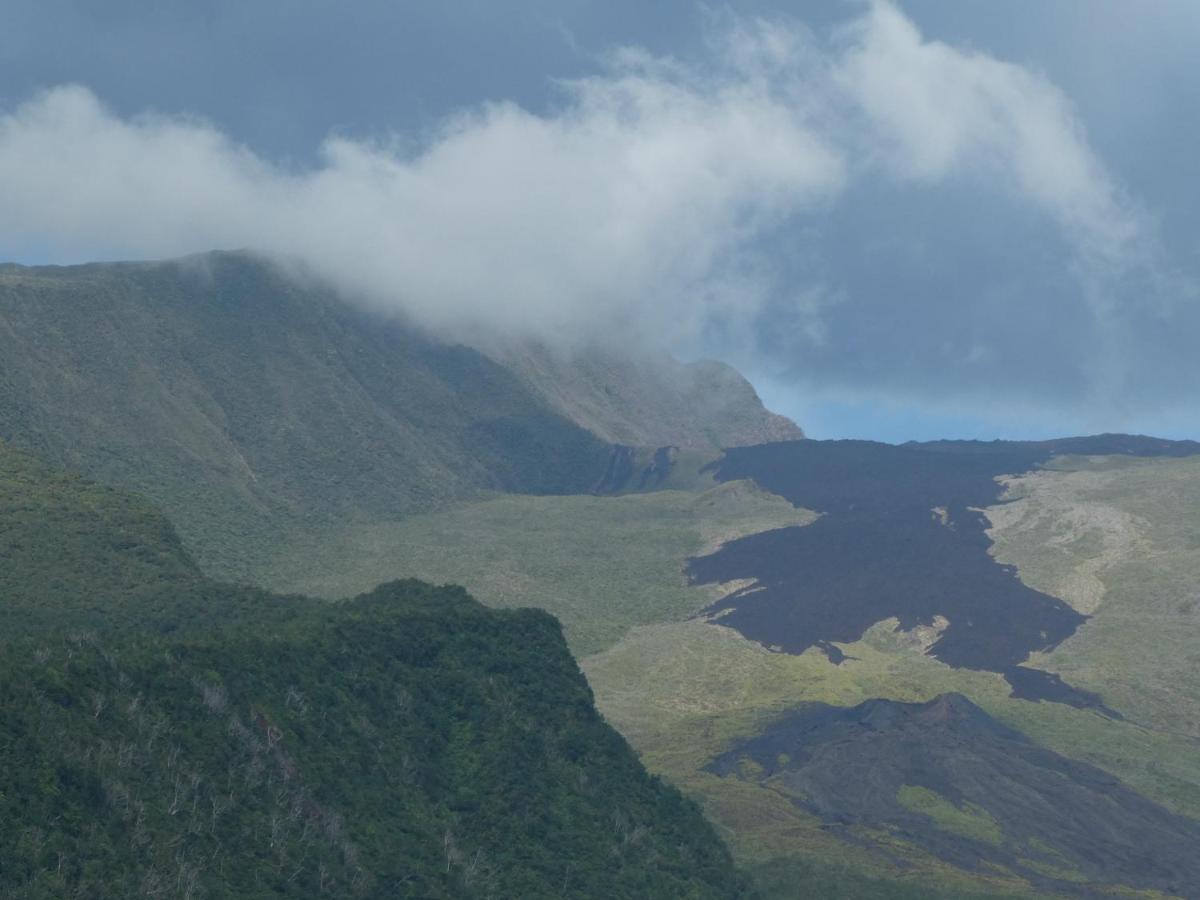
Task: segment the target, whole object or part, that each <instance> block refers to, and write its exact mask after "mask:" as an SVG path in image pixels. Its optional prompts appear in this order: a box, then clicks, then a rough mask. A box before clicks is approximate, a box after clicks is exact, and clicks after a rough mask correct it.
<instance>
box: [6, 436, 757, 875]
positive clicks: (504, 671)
mask: <svg viewBox="0 0 1200 900" xmlns="http://www.w3.org/2000/svg"><path fill="white" fill-rule="evenodd" d="M0 473H3V477H2V478H0V484H2V485H3V493H2V494H0V498H2V500H0V524H2V527H3V530H2V531H0V534H2V535H3V538H2V540H0V572H3V573H4V577H5V579H6V581H5V583H4V591H3V593H2V594H0V606H2V608H3V613H4V615H5V617H6V625H8V626H10V627H6V628H5V629H4V631H3V633H2V635H0V651H2V652H0V773H2V775H0V894H2V895H4V896H14V897H17V896H19V897H32V898H40V897H45V898H51V897H53V898H58V897H66V896H86V897H127V896H139V895H143V894H145V895H149V896H155V895H170V896H193V897H201V896H239V897H274V896H296V897H311V896H318V895H325V894H328V895H330V896H362V897H373V896H410V897H464V896H481V897H482V896H523V897H557V896H561V895H562V894H563V892H564V891H566V892H569V895H572V896H586V897H606V898H607V897H643V896H647V895H650V896H672V897H674V896H678V897H714V898H715V897H722V898H723V897H734V896H740V895H741V894H743V893H744V888H745V885H744V884H743V882H742V880H741V876H739V875H738V874H737V873H736V871H735V870H734V869H733V867H732V864H731V862H730V859H729V855H728V852H727V851H726V850H725V848H724V847H723V846H722V845H721V843H720V842H719V841H718V840H717V839H716V837H715V835H714V834H713V832H712V830H711V828H710V826H709V825H708V824H707V823H705V822H704V820H703V818H702V817H701V815H700V813H699V811H698V810H697V809H696V808H695V807H694V806H693V805H692V804H691V803H690V802H689V801H687V800H685V799H684V798H683V797H682V796H681V795H680V794H679V793H678V792H677V791H676V790H675V789H673V788H670V787H667V786H665V785H664V784H662V783H661V782H659V781H658V780H656V779H655V778H653V777H651V776H649V775H648V774H647V773H646V771H645V770H644V769H643V768H642V767H641V765H640V764H639V762H638V761H637V759H636V757H635V756H634V754H633V753H632V752H631V750H630V748H629V747H628V745H627V744H626V743H625V742H624V740H623V739H622V738H621V737H620V736H619V735H618V734H617V733H616V732H615V731H614V730H613V729H612V728H611V727H609V726H608V725H607V724H605V723H604V721H603V720H602V719H601V718H600V716H599V715H598V714H597V712H596V710H595V707H594V705H593V702H592V695H591V692H590V690H589V688H588V685H587V683H586V682H585V681H584V679H583V677H582V675H581V673H580V671H579V668H578V666H577V664H576V663H575V661H574V660H573V658H572V657H571V655H570V653H569V651H568V649H567V646H566V644H565V642H564V641H563V639H562V633H561V630H560V628H559V625H558V623H557V622H556V621H555V620H554V619H553V618H551V617H550V616H548V615H547V614H545V613H543V612H540V611H533V610H488V609H485V608H484V607H483V606H481V605H480V604H478V603H477V602H475V601H474V600H472V599H471V598H470V597H469V596H468V595H467V594H466V593H465V592H464V591H462V590H461V589H457V588H433V587H431V586H429V585H426V584H422V583H420V582H415V581H404V582H393V583H390V584H388V585H385V586H383V587H381V588H378V589H376V590H374V591H372V592H370V593H369V594H367V595H364V596H361V597H359V598H357V599H355V600H352V601H346V602H342V603H328V602H325V601H317V600H309V599H306V598H303V597H290V598H287V597H276V596H273V595H269V594H267V593H265V592H263V591H259V590H255V589H249V588H236V587H231V586H226V585H221V584H217V583H214V582H211V581H209V580H207V579H205V578H203V577H202V576H200V575H199V574H198V572H197V570H196V568H195V566H194V565H193V564H192V563H191V562H190V560H189V559H188V558H187V557H186V555H184V554H182V553H181V552H180V550H179V544H178V540H177V539H176V538H175V536H174V534H173V532H171V530H170V529H169V527H168V526H166V525H165V523H164V522H163V520H161V519H160V518H158V517H157V516H155V515H154V514H153V513H152V512H151V511H149V510H148V509H147V507H146V506H145V505H144V504H143V503H141V502H140V501H136V500H133V499H130V498H128V497H124V496H122V495H119V494H116V493H115V492H113V491H111V490H109V489H106V488H97V487H96V486H95V485H92V484H90V483H88V482H85V481H82V480H80V479H78V478H75V477H72V476H67V477H64V476H61V475H59V474H57V473H55V472H53V471H52V470H48V469H47V468H46V467H45V466H43V465H41V464H40V463H38V462H37V461H36V460H32V459H30V458H29V457H28V456H27V455H25V454H23V453H19V452H16V451H13V450H11V449H10V448H6V447H4V446H2V445H0ZM53 559H58V560H61V561H62V562H63V563H64V565H63V566H61V567H59V569H58V570H57V571H56V572H54V571H52V570H53V569H54V566H53V565H47V561H48V560H53Z"/></svg>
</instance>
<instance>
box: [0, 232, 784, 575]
mask: <svg viewBox="0 0 1200 900" xmlns="http://www.w3.org/2000/svg"><path fill="white" fill-rule="evenodd" d="M547 359H550V357H548V356H547V355H546V354H543V353H539V352H534V351H530V353H529V354H527V355H524V356H521V355H520V354H518V355H516V356H514V357H512V358H510V359H509V360H507V361H504V360H501V361H497V359H493V358H490V357H488V356H485V355H484V354H482V353H480V352H478V351H476V350H474V349H471V348H469V347H465V346H461V345H453V344H447V343H443V342H440V341H438V340H434V339H433V338H431V337H429V336H427V335H424V334H421V333H419V332H417V331H414V330H413V329H411V328H408V327H406V326H405V325H404V324H403V323H402V322H400V321H398V320H394V319H392V320H386V319H382V318H380V317H379V316H376V315H372V314H369V313H367V312H364V311H362V310H360V309H357V308H355V307H353V306H350V305H347V304H346V303H345V302H343V301H342V300H340V299H339V298H338V297H336V296H335V295H334V294H333V293H331V292H330V291H329V290H327V289H325V288H322V287H320V286H318V285H315V284H313V283H305V282H301V281H297V280H295V279H293V278H290V277H288V276H286V275H284V274H283V273H282V272H281V271H280V270H279V269H277V268H275V267H274V266H273V265H271V264H270V263H267V262H264V261H262V260H260V259H256V258H254V257H252V256H250V255H247V254H243V253H212V254H206V255H204V256H202V257H196V258H190V259H186V260H181V261H174V262H163V263H122V264H103V265H101V264H97V265H87V266H76V267H70V268H25V267H20V266H11V265H10V266H3V267H0V438H4V439H7V440H9V441H10V442H12V443H13V444H14V445H17V446H22V447H25V448H28V449H32V450H34V451H36V452H37V453H39V454H40V455H42V456H43V457H45V458H46V459H47V460H49V461H51V462H53V463H55V464H58V465H62V466H64V467H67V468H69V469H72V470H76V471H80V472H83V473H86V474H88V475H91V476H93V477H96V478H98V479H101V480H103V481H105V482H108V483H112V484H116V485H120V486H123V487H128V488H132V489H134V490H136V491H138V492H140V493H144V494H145V495H147V496H148V497H149V498H150V499H152V500H153V501H154V502H155V503H157V504H158V505H159V506H161V507H162V508H163V509H164V510H165V511H166V512H167V514H168V515H169V516H170V517H171V519H172V520H173V521H174V522H175V524H176V525H177V527H178V528H179V529H180V532H181V534H182V536H183V538H184V540H185V542H186V543H187V545H188V546H189V548H190V549H192V550H193V552H195V553H196V554H197V555H198V556H199V558H200V562H201V563H202V564H203V565H205V566H206V567H208V568H210V570H212V571H216V572H219V573H220V574H223V575H230V576H245V575H246V574H247V573H249V572H251V571H253V569H254V565H255V559H256V556H258V555H262V554H263V553H266V552H267V550H268V548H270V547H271V546H274V545H275V544H277V543H278V541H279V539H280V537H281V536H286V535H288V534H292V533H303V534H305V535H309V536H311V535H313V534H321V533H322V532H323V529H325V528H326V527H328V526H330V525H343V524H345V523H346V522H350V521H362V520H378V519H388V520H394V519H397V518H403V517H405V516H408V515H412V514H414V513H418V512H427V511H430V510H434V509H439V508H442V507H444V506H446V505H447V504H450V503H453V502H456V501H460V500H463V499H466V498H468V497H471V496H475V495H477V494H479V493H480V492H485V491H501V492H508V493H530V494H557V493H585V492H588V491H590V490H592V489H593V488H594V487H595V486H596V485H597V484H598V483H599V482H600V481H601V479H602V478H603V476H604V473H605V470H606V468H607V466H608V464H609V461H610V457H611V453H612V448H611V446H610V445H611V444H612V443H614V442H619V443H629V444H637V445H646V446H651V447H658V446H664V445H667V444H676V445H686V446H701V445H702V446H705V447H716V446H718V445H720V444H721V443H725V442H728V443H742V442H745V441H748V440H754V439H756V438H757V437H758V436H759V435H762V434H766V433H772V434H775V433H782V434H788V435H791V434H798V432H796V431H795V430H794V429H792V428H790V427H789V425H786V424H781V423H779V422H778V421H777V420H776V419H774V418H772V417H771V416H770V414H768V413H766V412H765V410H763V409H762V406H761V404H759V403H758V399H757V397H756V396H755V395H754V392H753V389H752V388H750V386H749V385H748V384H747V383H746V382H745V381H744V380H742V379H740V377H739V376H737V375H736V373H732V371H730V370H726V369H724V368H723V367H720V366H716V365H715V364H714V365H712V366H700V367H684V366H680V365H678V364H676V363H673V362H667V363H654V364H651V363H647V362H644V361H642V362H628V363H626V362H622V361H620V360H617V359H613V358H609V357H601V356H596V355H592V356H582V357H579V358H578V359H576V360H575V361H574V362H568V361H565V360H564V361H560V362H556V363H554V367H553V370H552V371H551V370H550V369H539V368H537V366H536V365H535V362H536V361H537V360H542V361H543V362H545V360H547ZM539 365H540V364H539ZM545 365H546V366H549V365H550V363H548V362H546V363H545ZM610 376H611V377H610ZM638 398H643V399H644V402H642V401H639V399H638Z"/></svg>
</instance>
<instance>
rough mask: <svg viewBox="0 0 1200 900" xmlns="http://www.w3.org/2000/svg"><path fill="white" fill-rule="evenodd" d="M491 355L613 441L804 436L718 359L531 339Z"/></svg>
mask: <svg viewBox="0 0 1200 900" xmlns="http://www.w3.org/2000/svg"><path fill="white" fill-rule="evenodd" d="M494 357H495V358H496V359H497V360H498V361H499V362H501V363H502V364H503V365H504V366H505V368H507V369H509V370H510V371H512V372H514V373H515V374H516V375H517V377H518V378H520V379H521V381H522V383H523V384H524V385H525V386H526V387H528V388H529V390H530V391H532V392H533V393H534V394H536V395H537V396H539V397H541V398H543V399H544V400H545V402H546V403H547V404H548V405H549V406H550V408H552V409H553V410H554V411H555V412H557V413H559V414H560V415H562V416H565V417H566V418H568V419H570V420H571V421H573V422H576V423H577V424H579V425H582V426H583V427H584V428H586V429H588V430H589V431H591V432H592V433H593V434H596V435H598V436H599V437H601V438H602V439H603V440H605V441H608V442H609V443H612V444H623V445H626V446H631V447H665V446H673V447H679V448H681V449H697V450H721V449H724V448H726V447H744V446H748V445H750V444H762V443H767V442H771V441H792V440H799V439H801V438H803V437H804V432H803V431H801V430H800V428H799V427H798V426H797V425H796V424H795V423H794V422H792V421H791V420H790V419H788V418H785V417H784V416H780V415H777V414H775V413H772V412H769V411H768V410H766V409H764V408H763V405H762V401H761V400H760V399H759V397H758V394H756V393H755V391H754V388H753V386H752V385H751V384H750V382H748V381H747V380H746V379H745V378H743V377H742V376H741V375H740V374H739V373H738V372H737V371H736V370H735V369H733V368H731V367H730V366H727V365H725V364H724V363H720V362H716V361H713V360H701V361H699V362H693V363H686V364H685V363H680V362H678V361H677V360H675V359H673V358H671V357H670V356H667V355H664V354H649V353H638V352H637V351H631V352H630V353H628V354H618V353H616V352H614V351H611V350H609V351H605V350H601V349H597V348H592V349H589V350H577V351H575V352H572V353H569V354H565V353H559V352H556V351H554V350H552V349H550V348H547V347H545V346H539V345H532V344H527V345H524V346H521V347H516V348H509V349H507V350H505V351H499V352H496V353H494Z"/></svg>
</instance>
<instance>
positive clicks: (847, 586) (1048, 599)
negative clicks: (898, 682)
mask: <svg viewBox="0 0 1200 900" xmlns="http://www.w3.org/2000/svg"><path fill="white" fill-rule="evenodd" d="M1060 454H1086V455H1110V454H1121V455H1133V456H1191V455H1196V454H1200V444H1197V443H1194V442H1190V441H1178V442H1176V441H1163V440H1158V439H1154V438H1144V437H1133V436H1127V435H1101V436H1098V437H1091V438H1068V439H1063V440H1057V441H1041V442H1013V441H994V442H990V443H984V442H976V441H939V442H935V443H927V444H914V443H910V444H903V445H899V446H896V445H891V444H880V443H875V442H871V441H813V440H804V441H789V442H784V443H777V444H762V445H758V446H753V447H741V448H735V449H731V450H728V451H726V453H725V455H724V457H723V458H722V459H721V460H720V461H719V462H718V463H716V464H715V466H714V468H715V476H716V478H717V480H718V481H733V480H737V479H743V478H748V479H752V480H753V481H754V482H755V483H756V484H758V485H759V486H760V487H762V488H764V489H765V490H768V491H771V492H772V493H775V494H778V495H780V496H782V497H784V498H786V499H787V500H789V501H791V502H792V503H793V504H795V505H796V506H802V507H805V508H807V509H811V510H815V511H817V512H819V513H821V517H820V518H819V519H817V521H816V522H814V523H813V524H811V525H808V526H804V527H795V528H781V529H777V530H774V531H767V532H763V533H761V534H756V535H752V536H750V537H747V538H743V539H741V540H737V541H733V542H731V543H729V544H726V545H725V546H724V547H722V548H721V549H720V550H718V551H717V552H716V553H713V554H712V555H710V556H705V557H700V558H696V559H692V560H690V561H689V563H688V575H689V578H690V579H691V581H692V582H693V583H695V584H720V583H725V582H730V581H735V580H744V579H745V580H750V581H752V582H753V583H752V584H751V585H750V587H748V588H744V589H742V590H739V591H735V592H734V593H732V594H730V595H728V596H727V597H725V598H723V599H722V600H720V601H719V602H717V603H716V604H714V605H713V606H711V607H710V608H709V609H708V610H707V611H706V612H707V614H709V615H717V614H721V615H720V618H719V619H717V620H716V621H717V622H718V623H719V624H720V625H724V626H727V627H729V628H733V629H736V630H737V631H738V632H740V633H741V634H743V635H744V636H745V637H747V638H749V639H751V640H754V641H757V642H759V643H761V644H763V645H765V646H768V647H774V648H778V649H780V650H783V651H785V652H788V653H803V652H804V651H805V650H807V649H808V648H810V647H818V648H821V649H823V650H825V651H826V652H827V653H829V655H830V658H831V659H832V660H833V661H834V662H840V660H841V655H840V653H836V652H834V651H836V648H834V647H832V646H831V642H840V643H850V642H854V641H856V640H858V639H859V638H860V637H862V635H863V633H864V632H865V631H866V630H867V629H868V628H870V627H871V626H872V625H874V624H875V623H876V622H879V621H882V620H884V619H888V618H891V617H895V618H897V619H898V620H899V623H900V627H901V628H902V629H911V628H914V627H916V626H918V625H932V624H933V622H934V619H935V617H937V616H942V617H944V618H945V619H947V620H948V622H949V625H948V626H947V627H946V628H945V630H944V631H943V632H942V633H941V635H940V636H939V638H938V639H937V641H936V642H935V643H934V644H933V645H932V646H931V647H930V649H929V653H930V654H931V655H932V656H934V657H935V658H937V659H939V660H941V661H942V662H944V663H946V664H947V665H950V666H954V667H957V668H965V669H977V670H982V671H990V672H1000V673H1002V674H1003V675H1004V676H1005V678H1006V679H1007V680H1008V682H1009V684H1010V685H1011V686H1012V690H1013V695H1014V696H1017V697H1023V698H1025V699H1029V700H1048V701H1056V702H1060V703H1067V704H1070V705H1072V706H1076V707H1081V708H1084V707H1090V708H1095V709H1097V710H1099V711H1102V712H1105V713H1107V714H1109V715H1115V714H1114V713H1112V711H1111V710H1108V709H1106V708H1105V707H1104V706H1103V704H1102V702H1101V700H1100V698H1099V697H1098V696H1096V695H1095V694H1092V693H1089V692H1087V691H1082V690H1079V689H1076V688H1073V687H1071V686H1070V685H1068V684H1066V683H1065V682H1063V681H1062V680H1061V679H1060V678H1058V677H1057V676H1055V675H1051V674H1048V673H1045V672H1040V671H1038V670H1036V669H1031V668H1028V667H1025V666H1022V665H1021V663H1023V662H1025V661H1026V660H1027V659H1028V658H1029V655H1030V653H1032V652H1035V651H1045V650H1051V649H1053V648H1054V647H1057V646H1058V645H1059V644H1060V643H1062V641H1064V640H1065V639H1066V638H1068V637H1070V636H1071V635H1072V634H1074V633H1075V631H1076V629H1078V628H1079V626H1080V625H1082V624H1083V623H1084V622H1085V621H1086V620H1087V617H1086V616H1084V615H1082V614H1080V613H1079V612H1076V611H1075V610H1074V609H1072V608H1071V607H1070V606H1069V605H1068V604H1066V603H1064V602H1063V601H1062V600H1060V599H1058V598H1057V597H1052V596H1050V595H1048V594H1043V593H1041V592H1040V591H1035V590H1033V589H1032V588H1030V587H1028V586H1026V585H1025V584H1024V583H1022V582H1021V581H1020V579H1019V578H1018V577H1017V573H1016V570H1015V568H1014V567H1012V566H1009V565H1003V564H1001V563H999V562H997V561H996V559H995V558H994V557H992V556H991V555H990V554H989V552H988V549H989V547H990V546H991V539H990V538H989V537H988V536H987V533H986V528H987V525H988V523H987V519H986V517H985V516H984V515H983V513H981V512H979V510H980V509H981V508H984V507H988V506H993V505H995V504H997V503H999V502H1000V496H1001V494H1002V492H1003V487H1002V486H1001V485H1000V484H999V483H998V482H997V481H996V478H997V476H1000V475H1016V474H1020V473H1024V472H1028V471H1031V470H1032V469H1034V468H1036V467H1037V466H1039V465H1040V464H1042V463H1045V462H1046V461H1048V460H1050V459H1051V458H1052V457H1054V456H1055V455H1060Z"/></svg>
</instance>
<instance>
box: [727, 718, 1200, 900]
mask: <svg viewBox="0 0 1200 900" xmlns="http://www.w3.org/2000/svg"><path fill="white" fill-rule="evenodd" d="M709 769H710V770H711V771H713V772H715V773H717V774H719V775H723V776H730V777H739V778H743V779H749V780H755V781H758V782H760V783H761V784H762V785H763V786H764V787H767V788H769V789H771V790H773V791H777V792H779V793H781V794H784V795H785V796H787V797H789V798H791V799H792V800H793V801H794V802H796V803H797V804H800V805H801V806H803V807H805V808H806V809H808V810H810V811H812V812H814V813H816V814H817V815H819V816H821V817H822V818H823V819H825V820H826V821H827V822H828V823H830V826H831V827H832V828H834V829H836V830H842V831H847V833H848V832H849V830H850V829H857V830H856V832H855V833H856V834H859V835H861V834H863V833H864V832H862V831H861V829H862V828H864V827H865V828H869V829H870V828H874V829H888V830H889V833H890V834H892V835H894V836H895V837H899V838H901V839H903V840H908V841H912V842H914V843H916V844H918V845H919V846H921V847H923V848H925V849H927V850H929V851H930V852H931V853H933V854H935V855H936V856H938V857H939V858H941V859H944V860H947V861H949V862H952V863H954V864H956V865H960V866H963V867H965V868H968V869H975V870H980V869H983V868H985V867H986V866H988V865H989V864H992V865H999V866H1003V867H1004V868H1006V869H1008V870H1010V871H1012V872H1014V873H1017V874H1019V875H1021V876H1023V877H1025V878H1027V879H1028V880H1029V881H1031V882H1032V883H1033V884H1035V885H1037V886H1039V887H1041V888H1045V889H1051V890H1059V891H1064V892H1068V893H1078V894H1081V895H1085V896H1086V895H1090V894H1091V893H1092V892H1093V891H1094V890H1096V889H1097V888H1100V887H1101V886H1114V885H1124V886H1128V887H1133V888H1138V889H1148V890H1159V891H1163V892H1165V893H1167V894H1170V895H1179V896H1185V897H1194V896H1197V895H1200V856H1197V854H1196V852H1195V849H1196V847H1198V846H1200V822H1196V821H1193V820H1191V819H1187V818H1184V817H1182V816H1178V815H1175V814H1173V813H1171V812H1169V811H1168V810H1166V809H1164V808H1162V807H1161V806H1158V805H1157V804H1155V803H1152V802H1151V801H1149V800H1147V799H1146V798H1144V797H1142V796H1141V795H1140V794H1138V793H1136V792H1134V791H1133V790H1131V789H1130V788H1128V787H1126V786H1125V785H1124V784H1122V783H1121V782H1120V781H1118V780H1117V779H1116V778H1114V777H1113V776H1111V775H1109V774H1107V773H1105V772H1103V771H1101V770H1099V769H1097V768H1095V767H1093V766H1090V765H1086V764H1084V763H1080V762H1077V761H1075V760H1072V759H1068V758H1066V757H1064V756H1060V755H1059V754H1057V753H1054V752H1052V751H1050V750H1047V749H1044V748H1042V747H1039V746H1037V745H1035V744H1034V743H1032V742H1031V741H1029V740H1028V739H1027V738H1026V737H1025V736H1024V735H1022V734H1020V733H1019V732H1017V731H1014V730H1013V729H1011V728H1008V727H1007V726H1005V725H1003V724H1001V723H1000V722H997V721H996V720H995V719H993V718H991V717H990V716H989V715H988V714H987V713H986V712H984V711H983V710H982V709H980V708H979V707H978V706H976V705H975V704H973V703H972V702H971V701H969V700H968V699H967V698H966V697H963V696H962V695H961V694H943V695H941V696H939V697H937V698H935V699H934V700H932V701H930V702H928V703H897V702H893V701H889V700H868V701H867V702H865V703H862V704H860V705H858V706H855V707H851V708H843V707H834V706H827V705H824V704H809V705H805V706H804V707H802V708H799V709H797V710H795V711H793V712H791V713H788V714H787V715H785V716H783V717H782V718H781V719H779V720H778V721H776V722H775V723H774V724H772V725H771V726H770V727H768V728H767V729H766V730H765V731H763V732H762V733H761V734H760V735H758V736H757V737H754V738H750V739H748V740H745V741H743V742H741V743H739V744H737V745H735V746H734V747H733V748H731V749H730V750H729V751H728V752H727V753H724V754H722V755H721V756H719V757H718V758H717V759H715V760H714V761H713V762H712V763H711V765H710V766H709Z"/></svg>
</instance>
